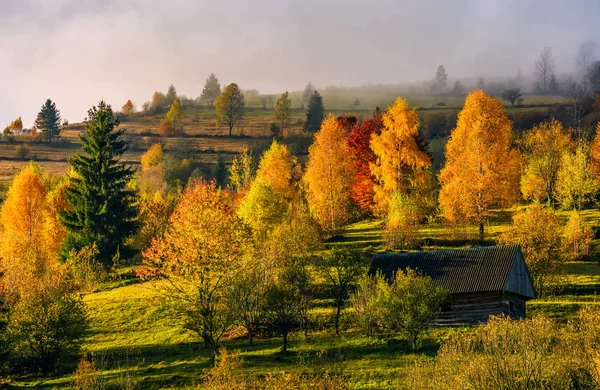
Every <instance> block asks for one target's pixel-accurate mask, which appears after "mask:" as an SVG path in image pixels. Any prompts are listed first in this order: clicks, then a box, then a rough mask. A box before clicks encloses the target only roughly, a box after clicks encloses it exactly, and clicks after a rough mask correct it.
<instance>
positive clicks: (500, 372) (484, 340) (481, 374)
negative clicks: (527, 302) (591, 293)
mask: <svg viewBox="0 0 600 390" xmlns="http://www.w3.org/2000/svg"><path fill="white" fill-rule="evenodd" d="M599 318H600V315H599V313H598V312H597V311H591V310H582V311H581V312H580V313H579V316H578V318H577V319H576V320H575V321H572V322H571V323H570V324H569V325H568V326H567V327H566V329H563V330H559V329H558V328H557V326H556V324H554V323H553V322H552V321H551V320H549V319H547V318H545V317H540V316H538V317H534V318H532V319H527V320H512V319H510V318H508V317H492V318H490V320H489V322H488V324H487V325H481V326H480V327H478V328H477V329H475V331H474V332H460V333H455V334H454V335H453V336H452V337H451V338H450V339H449V340H448V341H446V342H445V343H444V344H443V345H442V347H441V348H440V350H439V352H438V355H437V357H436V358H435V360H434V361H433V362H431V363H425V364H417V365H416V366H414V367H412V368H411V369H410V370H409V380H408V382H409V383H408V386H409V388H411V389H417V390H418V389H435V390H455V389H490V390H496V389H497V390H501V389H515V390H521V389H523V390H525V389H531V390H536V389H539V390H542V389H556V390H558V389H593V388H598V384H599V383H600V381H599V379H600V378H599V372H598V361H597V357H598V352H599V351H600V343H599V342H598V340H599V332H598V331H599V329H598V323H599V322H598V320H599Z"/></svg>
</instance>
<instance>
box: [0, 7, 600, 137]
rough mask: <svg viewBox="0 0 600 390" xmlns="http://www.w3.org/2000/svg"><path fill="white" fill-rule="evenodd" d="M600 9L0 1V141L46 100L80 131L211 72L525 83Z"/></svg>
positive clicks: (194, 91) (562, 55) (586, 33)
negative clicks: (103, 104)
mask: <svg viewBox="0 0 600 390" xmlns="http://www.w3.org/2000/svg"><path fill="white" fill-rule="evenodd" d="M598 15H600V1H598V0H568V1H567V0H563V1H554V0H453V1H444V0H438V1H433V0H420V1H401V0H330V1H327V0H301V1H295V0H248V1H245V0H237V1H233V0H193V1H183V0H167V1H165V0H138V1H135V0H0V127H4V126H6V125H8V123H9V122H10V121H12V120H13V119H15V118H17V117H19V116H22V117H23V121H24V124H25V126H26V127H28V126H31V124H32V123H33V120H34V119H35V116H36V114H37V112H38V111H39V109H40V107H41V105H42V104H43V103H44V101H45V100H46V99H47V98H50V99H52V100H53V101H55V102H56V105H57V107H58V108H59V109H60V110H61V112H62V116H63V118H66V119H68V120H69V121H70V122H78V121H81V120H83V119H84V118H85V116H86V113H87V110H88V109H89V108H90V107H91V106H93V105H94V104H96V103H97V102H98V101H99V100H100V99H104V100H106V101H107V102H108V103H110V104H112V105H113V107H114V108H115V109H119V108H120V107H121V106H122V105H123V103H124V102H125V101H126V100H127V99H129V98H131V99H132V100H133V101H134V102H135V103H136V104H137V106H138V107H141V105H142V103H143V102H144V101H147V100H150V98H151V95H152V93H153V92H154V91H156V90H161V91H166V89H167V88H168V86H169V85H170V84H174V85H175V87H176V88H177V91H178V92H179V93H180V94H184V95H187V96H189V97H197V96H198V95H200V93H201V91H202V88H203V85H204V82H205V80H206V78H207V77H208V75H209V74H210V73H211V72H214V73H215V74H216V75H217V77H218V78H219V80H220V81H221V85H225V84H227V83H230V82H236V83H238V85H240V87H241V88H242V89H258V90H259V91H260V92H261V93H281V92H283V91H285V90H290V91H292V90H300V89H302V88H303V86H304V85H305V84H306V83H307V82H308V81H311V82H312V83H313V84H314V85H315V86H316V87H317V88H324V87H326V86H329V85H340V86H359V85H365V84H368V83H374V84H378V83H384V84H395V83H404V82H420V81H422V80H425V79H431V78H433V77H434V75H435V70H436V68H437V66H438V65H439V64H443V65H444V66H445V68H446V71H447V73H448V78H449V80H454V79H457V78H475V77H479V76H488V77H509V76H513V75H515V74H516V73H517V72H518V71H519V70H521V72H522V73H523V75H524V76H530V75H531V73H532V72H533V64H534V62H535V59H536V57H537V56H538V54H539V53H540V51H541V50H542V49H543V48H544V47H547V46H548V47H551V48H552V53H553V57H554V60H555V63H556V68H557V73H558V74H559V75H560V74H566V73H569V72H572V71H574V68H575V56H576V53H577V49H578V46H579V45H580V44H581V43H582V42H584V41H587V40H596V39H597V40H598V41H599V44H600V23H598V22H597V17H598Z"/></svg>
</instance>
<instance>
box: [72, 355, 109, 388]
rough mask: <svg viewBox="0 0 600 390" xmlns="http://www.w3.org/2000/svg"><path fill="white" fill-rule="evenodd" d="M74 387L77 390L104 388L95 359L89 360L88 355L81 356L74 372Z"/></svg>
mask: <svg viewBox="0 0 600 390" xmlns="http://www.w3.org/2000/svg"><path fill="white" fill-rule="evenodd" d="M73 388H74V389H75V390H101V389H103V388H104V387H103V386H102V384H101V382H100V378H99V370H98V369H97V368H96V363H95V361H94V360H93V359H92V360H88V358H87V356H84V357H82V358H81V360H80V361H79V364H78V365H77V369H76V370H75V372H74V373H73Z"/></svg>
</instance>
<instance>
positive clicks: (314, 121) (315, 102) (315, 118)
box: [303, 90, 325, 133]
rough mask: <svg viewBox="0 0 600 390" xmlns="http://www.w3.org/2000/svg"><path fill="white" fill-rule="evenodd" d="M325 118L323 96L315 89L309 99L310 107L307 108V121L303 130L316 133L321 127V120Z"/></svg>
mask: <svg viewBox="0 0 600 390" xmlns="http://www.w3.org/2000/svg"><path fill="white" fill-rule="evenodd" d="M324 118H325V108H324V107H323V97H322V96H321V94H320V93H319V92H318V91H316V90H315V91H314V92H313V93H312V95H311V96H310V98H309V99H308V108H307V110H306V121H305V122H304V127H303V130H304V131H306V132H309V133H314V132H316V131H317V130H319V129H320V128H321V122H323V119H324Z"/></svg>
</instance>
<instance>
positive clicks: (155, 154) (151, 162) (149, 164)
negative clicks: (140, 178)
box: [140, 143, 165, 171]
mask: <svg viewBox="0 0 600 390" xmlns="http://www.w3.org/2000/svg"><path fill="white" fill-rule="evenodd" d="M164 160H165V154H164V151H163V146H162V145H161V144H160V143H155V144H152V146H150V148H148V150H147V151H146V152H144V154H142V157H141V160H140V163H141V166H142V170H143V171H147V170H148V169H151V168H153V167H156V166H158V165H160V164H161V163H162V162H163V161H164Z"/></svg>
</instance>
